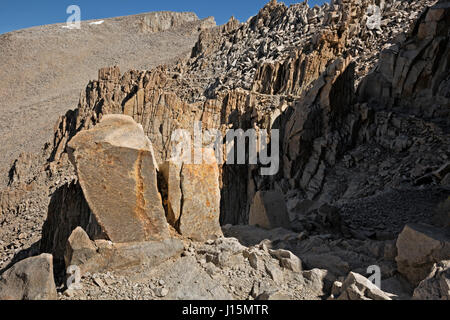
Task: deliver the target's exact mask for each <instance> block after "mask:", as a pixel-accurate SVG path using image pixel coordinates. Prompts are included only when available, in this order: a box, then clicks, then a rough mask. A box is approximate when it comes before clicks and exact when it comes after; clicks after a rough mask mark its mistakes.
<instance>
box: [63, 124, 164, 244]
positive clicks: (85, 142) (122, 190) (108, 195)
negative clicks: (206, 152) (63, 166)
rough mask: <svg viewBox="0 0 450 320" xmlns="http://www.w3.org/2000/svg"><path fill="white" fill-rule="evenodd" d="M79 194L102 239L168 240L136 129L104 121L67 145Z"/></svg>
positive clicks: (147, 152) (147, 150)
mask: <svg viewBox="0 0 450 320" xmlns="http://www.w3.org/2000/svg"><path fill="white" fill-rule="evenodd" d="M69 148H70V155H71V156H70V159H71V161H72V163H73V164H74V166H75V167H76V170H77V175H78V179H79V183H80V185H81V188H82V189H83V194H84V196H85V198H86V200H87V203H88V204H89V207H90V208H91V210H92V213H93V215H94V216H95V218H96V220H97V222H98V224H99V225H100V227H101V229H102V230H103V231H104V233H105V236H106V237H107V238H108V239H109V240H111V241H113V242H116V243H121V242H133V241H146V240H162V239H165V238H167V237H168V236H169V234H168V226H167V222H166V218H165V213H164V209H163V207H162V202H161V196H160V195H159V192H158V186H157V177H156V175H157V173H156V170H157V164H156V162H155V159H154V156H153V150H152V147H151V143H150V141H149V140H148V138H147V137H146V136H145V135H144V132H143V130H142V126H140V125H138V124H136V123H135V122H134V120H133V119H132V118H130V117H128V116H122V115H111V116H105V117H104V118H103V119H102V121H101V122H100V123H99V125H98V126H96V127H94V128H93V129H91V130H87V131H83V132H80V133H79V134H78V135H77V136H75V137H74V138H73V139H72V140H71V142H70V144H69Z"/></svg>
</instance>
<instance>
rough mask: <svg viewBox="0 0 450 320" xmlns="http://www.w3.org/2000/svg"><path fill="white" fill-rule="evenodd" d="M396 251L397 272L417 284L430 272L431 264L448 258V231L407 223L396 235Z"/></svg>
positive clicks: (449, 239) (449, 238)
mask: <svg viewBox="0 0 450 320" xmlns="http://www.w3.org/2000/svg"><path fill="white" fill-rule="evenodd" d="M397 251H398V255H397V257H396V258H395V259H396V261H397V266H398V270H399V272H400V273H402V274H403V275H404V276H406V277H407V278H408V280H409V281H410V282H411V283H412V284H418V283H419V282H420V281H422V280H423V279H425V277H426V276H427V275H428V274H429V273H430V271H431V269H432V267H433V264H435V263H438V262H440V261H442V260H446V259H449V258H450V236H449V231H448V230H447V229H439V228H436V227H433V226H429V225H425V224H408V225H406V227H405V228H404V229H403V231H402V232H401V233H400V235H399V236H398V239H397Z"/></svg>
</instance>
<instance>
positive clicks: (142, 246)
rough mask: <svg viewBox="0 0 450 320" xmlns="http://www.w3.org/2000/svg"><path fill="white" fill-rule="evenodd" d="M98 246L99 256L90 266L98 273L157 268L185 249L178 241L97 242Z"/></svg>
mask: <svg viewBox="0 0 450 320" xmlns="http://www.w3.org/2000/svg"><path fill="white" fill-rule="evenodd" d="M96 245H97V247H98V252H99V255H98V256H96V257H95V258H94V259H93V260H92V261H90V262H89V264H90V265H91V266H92V268H95V269H91V270H98V271H112V270H123V269H127V268H130V267H132V266H139V265H145V266H146V267H155V266H157V265H159V264H161V263H162V262H164V261H166V260H167V259H170V258H172V257H177V256H179V255H181V253H182V252H183V249H184V246H183V242H182V241H181V240H178V239H165V240H162V241H145V242H135V243H115V244H108V243H99V242H96ZM90 272H92V271H90ZM94 272H95V271H94Z"/></svg>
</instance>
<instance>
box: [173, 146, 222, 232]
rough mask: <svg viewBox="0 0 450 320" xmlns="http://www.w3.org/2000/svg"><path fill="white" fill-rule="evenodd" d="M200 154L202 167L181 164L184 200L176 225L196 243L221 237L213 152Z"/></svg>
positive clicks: (217, 186)
mask: <svg viewBox="0 0 450 320" xmlns="http://www.w3.org/2000/svg"><path fill="white" fill-rule="evenodd" d="M202 150H203V163H202V164H187V163H184V164H183V167H182V169H181V192H182V194H183V200H182V208H181V217H180V224H179V231H180V233H181V234H182V235H183V236H185V237H188V238H191V239H194V240H199V241H203V240H207V239H208V238H211V237H217V236H221V235H222V230H221V228H220V224H219V219H220V189H219V168H218V166H217V163H216V160H215V155H214V150H212V149H202Z"/></svg>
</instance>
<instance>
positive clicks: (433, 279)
mask: <svg viewBox="0 0 450 320" xmlns="http://www.w3.org/2000/svg"><path fill="white" fill-rule="evenodd" d="M413 299H416V300H450V260H446V261H441V262H439V263H436V264H434V265H433V268H432V270H431V272H430V274H429V275H428V276H427V277H426V278H425V279H424V280H422V281H421V282H420V283H419V285H418V286H417V288H416V289H415V290H414V294H413Z"/></svg>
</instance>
